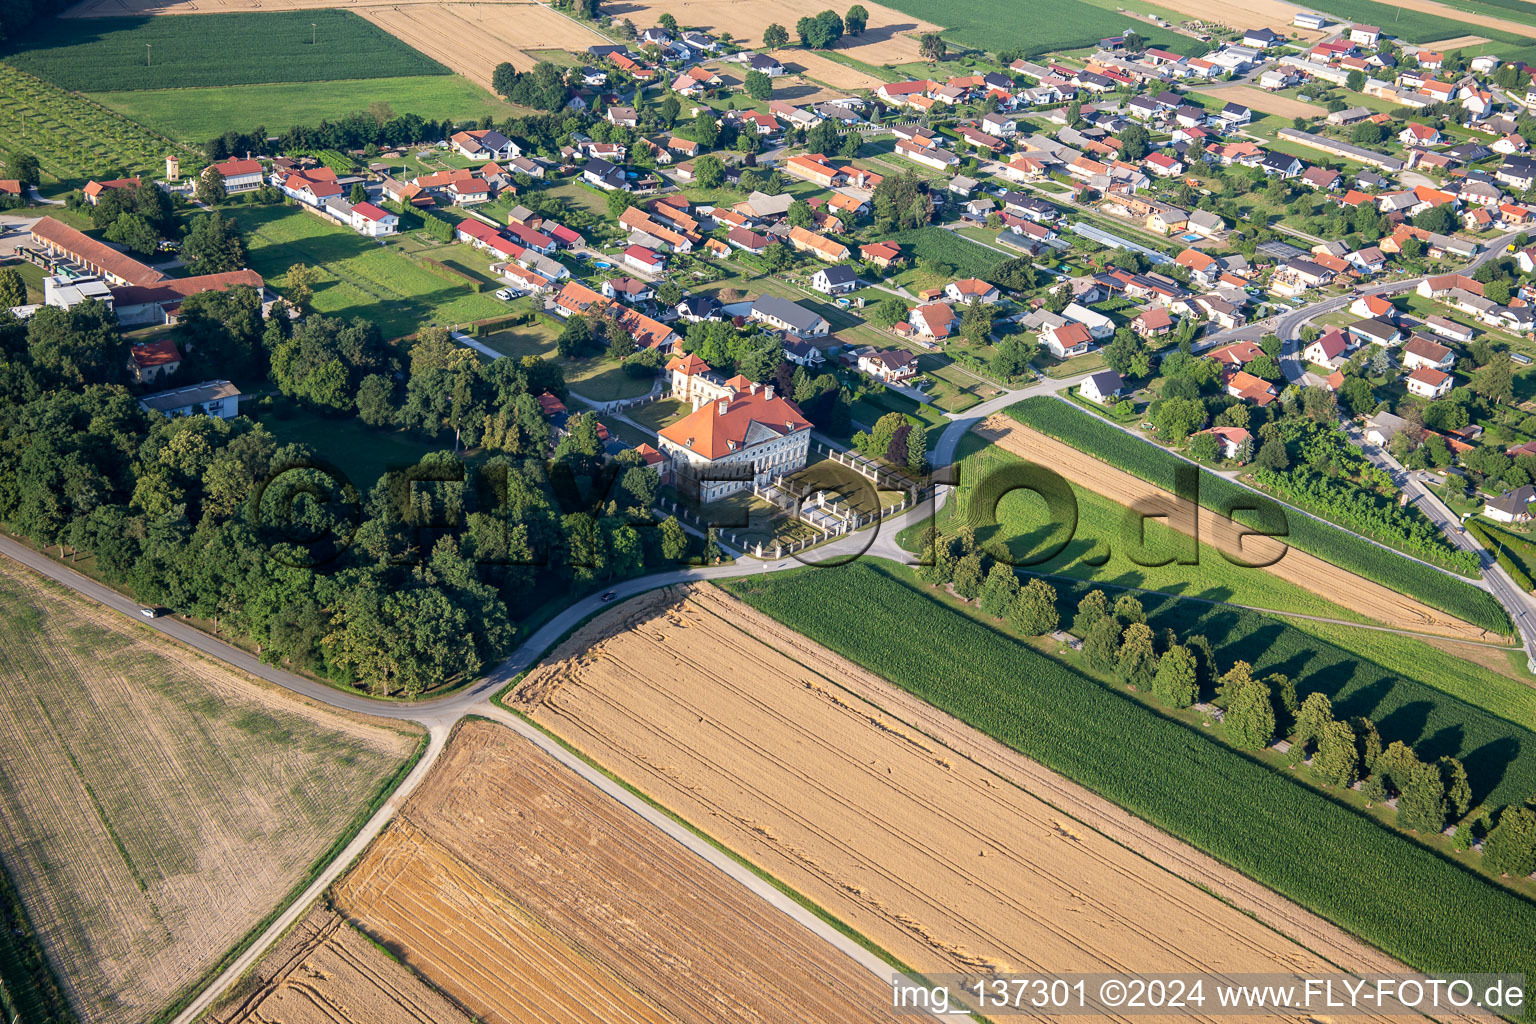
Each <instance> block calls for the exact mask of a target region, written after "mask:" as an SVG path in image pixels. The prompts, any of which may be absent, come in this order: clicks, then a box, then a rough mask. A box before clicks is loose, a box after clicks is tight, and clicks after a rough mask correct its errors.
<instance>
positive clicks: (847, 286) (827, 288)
mask: <svg viewBox="0 0 1536 1024" xmlns="http://www.w3.org/2000/svg"><path fill="white" fill-rule="evenodd" d="M858 286H859V279H858V277H857V276H856V275H855V274H854V272H853V268H852V267H851V266H848V265H847V264H838V265H837V266H832V267H821V268H820V269H818V270H817V271H816V273H814V274H812V275H811V287H812V288H814V289H816V290H817V291H818V292H822V293H824V294H826V295H842V294H845V293H847V292H851V291H853V290H854V289H856V288H858Z"/></svg>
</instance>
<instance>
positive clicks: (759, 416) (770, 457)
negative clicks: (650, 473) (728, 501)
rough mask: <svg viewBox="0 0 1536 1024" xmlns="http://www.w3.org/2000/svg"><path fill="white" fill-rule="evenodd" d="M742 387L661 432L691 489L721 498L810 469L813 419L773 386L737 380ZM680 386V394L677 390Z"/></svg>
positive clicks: (660, 443) (663, 446) (683, 483)
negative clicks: (807, 464) (779, 394)
mask: <svg viewBox="0 0 1536 1024" xmlns="http://www.w3.org/2000/svg"><path fill="white" fill-rule="evenodd" d="M733 381H738V382H740V384H741V387H740V388H739V390H733V392H732V393H731V394H729V395H725V396H722V397H719V398H715V399H713V400H711V401H708V402H705V403H704V404H702V405H700V406H698V407H697V408H695V409H694V410H693V412H691V413H689V414H688V415H687V416H684V417H683V418H682V419H680V420H678V421H677V422H676V423H673V424H671V425H670V426H666V427H663V428H662V429H661V431H660V432H659V433H658V434H657V441H656V446H657V448H658V449H659V450H660V451H661V453H662V454H663V455H665V456H666V457H667V459H668V460H669V461H670V463H671V465H672V469H673V472H674V473H675V474H676V476H677V480H678V486H679V487H680V488H681V489H683V491H684V492H685V493H691V494H696V495H697V496H698V499H699V500H700V501H717V500H719V499H721V498H724V497H727V496H728V495H731V494H735V493H737V492H738V491H744V490H747V489H748V488H751V487H764V486H767V485H769V484H771V483H772V482H773V481H774V480H775V479H776V478H778V477H781V476H785V475H787V474H790V473H795V472H798V471H799V470H801V469H804V468H805V463H806V458H807V456H808V455H809V453H810V444H811V423H810V421H809V420H807V419H806V418H805V416H804V414H802V413H801V412H800V408H799V406H797V405H795V403H794V402H791V401H790V400H788V399H787V398H783V397H780V396H778V395H775V394H774V389H773V385H772V384H758V383H756V382H753V381H748V380H746V379H745V378H734V379H733ZM675 393H676V392H675V390H674V394H675Z"/></svg>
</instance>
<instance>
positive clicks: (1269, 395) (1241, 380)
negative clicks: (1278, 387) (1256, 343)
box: [1227, 370, 1276, 406]
mask: <svg viewBox="0 0 1536 1024" xmlns="http://www.w3.org/2000/svg"><path fill="white" fill-rule="evenodd" d="M1227 394H1229V395H1231V396H1232V397H1233V398H1240V399H1242V400H1243V401H1245V402H1252V403H1254V404H1255V405H1259V406H1265V405H1268V404H1269V403H1270V402H1273V401H1274V400H1275V397H1276V391H1275V386H1274V385H1273V384H1271V383H1270V382H1269V381H1267V380H1264V379H1263V378H1261V377H1255V376H1254V375H1253V374H1251V373H1249V372H1248V371H1247V370H1237V371H1234V372H1233V373H1232V374H1231V375H1230V376H1228V377H1227Z"/></svg>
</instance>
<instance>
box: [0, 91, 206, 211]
mask: <svg viewBox="0 0 1536 1024" xmlns="http://www.w3.org/2000/svg"><path fill="white" fill-rule="evenodd" d="M0 146H3V147H5V148H7V149H9V148H12V147H14V148H17V149H20V150H23V151H25V152H29V153H32V154H33V155H35V156H36V157H37V161H38V164H39V165H40V166H41V167H42V169H43V171H44V173H46V174H48V175H50V176H52V177H54V178H57V179H59V180H60V181H61V182H69V183H74V182H79V183H80V184H84V183H85V180H86V179H88V178H114V177H118V174H119V172H125V173H127V174H140V173H143V174H152V173H158V172H159V171H161V170H163V168H164V166H165V157H166V156H167V155H168V154H171V153H178V154H181V153H186V152H189V151H188V150H186V149H185V147H182V146H180V145H178V144H176V143H173V142H172V141H171V140H169V139H167V138H165V137H164V136H160V135H156V134H154V133H152V132H150V131H148V130H147V129H145V128H143V127H142V126H140V125H137V124H135V123H133V122H132V121H130V120H128V119H127V118H125V117H123V116H121V115H119V114H116V113H113V112H112V111H110V110H108V109H107V108H106V107H103V106H101V105H99V104H97V103H93V102H92V101H90V100H88V99H86V98H84V97H82V96H74V95H71V94H69V93H67V92H65V91H64V90H63V89H60V88H58V87H57V86H54V85H50V84H49V83H47V82H45V81H43V80H42V79H41V78H38V77H36V76H34V75H29V74H27V73H26V72H24V71H21V70H18V69H17V68H14V67H12V66H11V65H9V64H6V63H3V62H0Z"/></svg>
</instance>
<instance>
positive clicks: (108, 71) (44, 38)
mask: <svg viewBox="0 0 1536 1024" xmlns="http://www.w3.org/2000/svg"><path fill="white" fill-rule="evenodd" d="M312 40H313V41H312ZM7 59H8V60H9V61H10V62H11V63H13V64H15V65H16V66H17V67H19V68H21V69H22V70H24V71H27V72H30V73H31V74H34V75H37V76H38V77H39V78H43V79H46V80H48V81H50V82H52V83H54V84H55V85H58V86H61V87H63V88H65V89H73V90H78V91H80V92H113V91H119V90H130V89H178V88H189V87H194V86H218V85H259V84H264V83H269V82H325V81H334V80H337V79H353V78H393V77H403V76H412V75H446V74H449V71H448V69H447V68H445V67H444V66H443V65H441V64H439V63H438V62H437V61H435V60H433V59H432V58H430V57H428V56H426V55H425V54H422V53H419V52H418V51H416V50H414V49H412V48H411V47H410V46H408V45H407V44H406V43H404V42H402V41H401V40H399V39H396V38H395V37H394V36H392V35H390V34H389V33H387V32H385V31H384V30H383V29H381V28H379V27H378V26H376V25H373V24H371V23H369V22H367V21H365V20H363V19H362V18H360V17H358V16H357V15H355V14H352V13H351V12H349V11H327V10H315V11H284V12H277V13H244V14H203V15H199V16H197V17H195V18H190V17H187V18H90V19H87V18H61V19H55V20H51V21H48V22H46V23H45V24H44V25H42V26H40V27H39V29H38V31H37V32H36V33H35V34H33V35H32V36H30V37H29V38H28V46H27V49H25V50H23V51H21V52H18V53H15V54H12V55H11V56H9V57H7Z"/></svg>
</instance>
